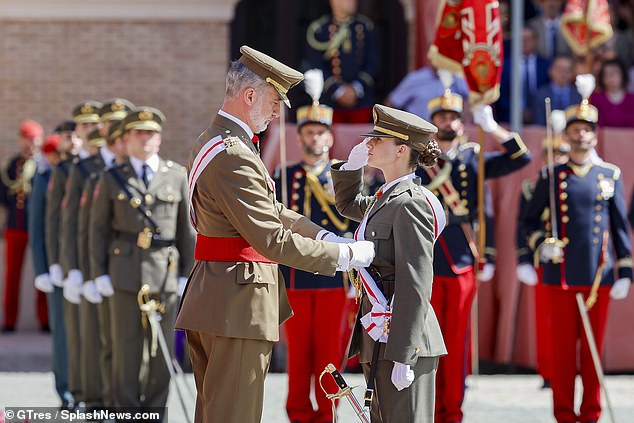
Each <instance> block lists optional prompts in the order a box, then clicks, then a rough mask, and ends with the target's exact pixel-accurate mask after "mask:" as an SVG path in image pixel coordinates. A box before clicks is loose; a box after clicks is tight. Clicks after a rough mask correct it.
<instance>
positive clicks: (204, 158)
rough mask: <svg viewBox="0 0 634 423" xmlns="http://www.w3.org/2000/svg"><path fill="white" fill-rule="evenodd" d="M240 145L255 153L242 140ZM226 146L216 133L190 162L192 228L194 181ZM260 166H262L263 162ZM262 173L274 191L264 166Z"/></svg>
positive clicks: (190, 217) (191, 219)
mask: <svg viewBox="0 0 634 423" xmlns="http://www.w3.org/2000/svg"><path fill="white" fill-rule="evenodd" d="M240 145H242V146H244V147H245V148H246V150H248V151H249V152H250V153H252V154H254V155H255V153H253V151H251V149H250V148H248V147H247V146H246V145H244V143H242V141H241V142H240ZM226 148H227V146H226V145H225V143H224V139H223V138H222V135H218V136H216V137H214V138H212V139H210V140H209V141H207V142H206V143H205V145H203V147H202V148H201V149H200V150H199V151H198V154H197V155H196V158H194V162H193V163H192V168H191V170H190V172H189V178H188V179H189V184H188V186H189V221H190V222H191V224H192V226H193V227H194V228H196V212H195V211H194V205H193V204H192V198H193V196H194V189H195V188H196V182H197V181H198V178H199V177H200V175H201V174H202V173H203V171H204V170H205V168H206V167H207V165H208V164H209V163H211V161H212V160H213V159H214V158H215V157H216V156H217V155H218V154H219V153H221V152H223V151H224V150H226ZM262 166H263V167H264V164H263V165H262ZM264 175H265V178H266V181H267V183H268V184H269V187H270V188H271V190H272V191H273V192H274V193H275V183H274V182H273V179H272V178H271V176H270V175H269V174H268V172H266V168H264Z"/></svg>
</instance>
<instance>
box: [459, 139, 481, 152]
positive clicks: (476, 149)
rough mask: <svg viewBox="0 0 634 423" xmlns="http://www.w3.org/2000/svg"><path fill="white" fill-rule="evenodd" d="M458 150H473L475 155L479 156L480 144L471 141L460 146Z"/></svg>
mask: <svg viewBox="0 0 634 423" xmlns="http://www.w3.org/2000/svg"><path fill="white" fill-rule="evenodd" d="M458 149H459V150H460V151H465V150H469V149H472V150H473V152H474V153H476V154H479V153H480V144H478V143H477V142H473V141H469V142H465V143H461V144H459V146H458Z"/></svg>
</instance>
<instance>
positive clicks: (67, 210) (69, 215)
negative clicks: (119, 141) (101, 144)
mask: <svg viewBox="0 0 634 423" xmlns="http://www.w3.org/2000/svg"><path fill="white" fill-rule="evenodd" d="M104 167H105V163H104V161H103V158H102V157H101V154H100V153H97V154H93V155H91V156H90V157H87V158H85V159H83V160H77V161H76V162H75V163H74V164H73V165H72V166H71V168H70V173H69V175H68V180H67V181H66V190H65V191H66V192H65V193H64V199H63V201H62V211H61V214H62V223H61V231H60V241H59V242H60V258H59V259H60V264H61V266H62V269H63V270H64V273H68V271H69V270H71V269H79V270H82V274H83V277H84V280H86V279H90V277H89V276H88V274H87V273H85V272H84V270H86V269H82V268H81V266H80V262H79V243H80V238H81V236H80V234H79V233H78V230H79V211H80V200H81V196H82V191H83V188H84V184H85V183H86V181H87V180H88V179H90V178H91V177H95V173H97V172H101V171H102V170H103V168H104Z"/></svg>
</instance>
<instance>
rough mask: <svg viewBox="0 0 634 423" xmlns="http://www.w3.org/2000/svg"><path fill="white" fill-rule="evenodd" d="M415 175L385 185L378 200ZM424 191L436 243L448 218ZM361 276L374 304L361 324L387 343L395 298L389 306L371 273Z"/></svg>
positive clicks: (361, 236)
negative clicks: (429, 207)
mask: <svg viewBox="0 0 634 423" xmlns="http://www.w3.org/2000/svg"><path fill="white" fill-rule="evenodd" d="M413 178H414V174H413V173H412V174H409V175H405V176H402V177H401V178H398V179H396V180H394V181H392V182H391V183H389V184H387V185H385V186H384V187H383V188H382V189H381V191H380V192H379V193H377V195H376V197H377V200H378V199H380V198H381V196H382V194H383V193H384V192H385V191H387V190H388V189H390V188H391V187H392V186H394V185H396V184H397V183H399V182H401V181H404V180H406V179H413ZM421 188H422V189H423V193H424V194H425V199H426V200H427V203H428V204H429V205H430V206H431V208H432V213H433V214H434V242H435V241H436V240H437V239H438V236H439V235H440V233H441V232H442V230H443V229H444V228H445V225H446V224H447V218H446V216H445V211H444V210H443V207H442V204H441V203H440V201H439V200H438V198H437V197H436V196H435V195H434V194H433V193H432V192H431V191H429V190H428V189H427V188H424V187H421ZM375 203H376V201H375V202H373V203H372V205H371V206H370V208H369V209H368V210H367V211H366V213H365V215H364V216H363V220H361V223H360V224H359V227H358V228H357V230H356V232H355V234H354V238H355V239H356V240H357V241H363V240H365V228H366V226H367V223H368V216H370V212H371V210H372V208H373V207H374V204H375ZM357 271H358V272H359V275H360V277H361V281H362V283H363V289H364V290H365V292H366V294H367V295H368V299H369V300H370V304H372V310H370V312H369V313H366V314H365V315H364V316H362V317H361V324H362V325H363V327H364V329H365V331H366V332H367V333H368V335H369V336H370V338H372V339H373V340H375V341H378V342H383V343H387V339H388V336H389V331H390V321H391V319H392V312H393V309H394V307H393V305H394V296H392V300H391V301H390V304H389V305H388V303H387V299H386V298H385V295H383V292H381V290H380V289H379V287H378V285H377V283H376V281H375V280H374V278H372V276H371V275H370V273H369V272H368V271H367V270H366V269H365V268H357Z"/></svg>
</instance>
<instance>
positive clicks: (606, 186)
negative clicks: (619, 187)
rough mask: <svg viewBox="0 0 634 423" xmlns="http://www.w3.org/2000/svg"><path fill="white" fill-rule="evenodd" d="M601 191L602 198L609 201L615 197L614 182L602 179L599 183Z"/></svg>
mask: <svg viewBox="0 0 634 423" xmlns="http://www.w3.org/2000/svg"><path fill="white" fill-rule="evenodd" d="M599 190H600V192H601V198H603V199H604V200H609V199H610V198H612V197H614V181H612V180H610V179H601V180H600V181H599Z"/></svg>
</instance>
